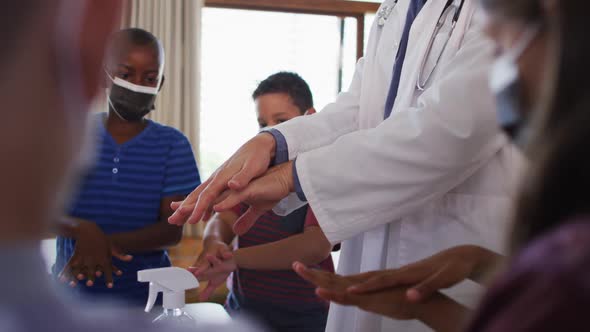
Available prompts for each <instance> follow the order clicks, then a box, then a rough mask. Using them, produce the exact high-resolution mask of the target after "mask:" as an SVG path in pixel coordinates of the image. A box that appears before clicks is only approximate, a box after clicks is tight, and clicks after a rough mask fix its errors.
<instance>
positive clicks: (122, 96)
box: [109, 77, 158, 122]
mask: <svg viewBox="0 0 590 332" xmlns="http://www.w3.org/2000/svg"><path fill="white" fill-rule="evenodd" d="M157 95H158V88H155V87H147V86H140V85H135V84H133V83H130V82H127V81H125V80H122V79H120V78H118V77H117V78H115V79H113V85H112V87H111V92H110V94H109V105H110V107H111V108H112V109H113V111H114V112H115V113H116V114H117V115H118V116H119V117H120V118H121V119H123V120H125V121H128V122H137V121H140V120H141V119H143V117H144V116H146V115H147V114H148V113H150V112H151V111H152V110H154V109H155V106H154V104H155V102H156V97H157Z"/></svg>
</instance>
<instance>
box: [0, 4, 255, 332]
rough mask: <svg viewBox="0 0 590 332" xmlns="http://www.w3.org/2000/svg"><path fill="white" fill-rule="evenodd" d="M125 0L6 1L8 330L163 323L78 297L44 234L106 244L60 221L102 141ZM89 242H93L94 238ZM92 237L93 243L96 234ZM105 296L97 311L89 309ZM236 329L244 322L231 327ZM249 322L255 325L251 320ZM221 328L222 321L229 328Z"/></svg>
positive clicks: (4, 299) (1, 325)
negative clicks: (104, 94) (101, 102)
mask: <svg viewBox="0 0 590 332" xmlns="http://www.w3.org/2000/svg"><path fill="white" fill-rule="evenodd" d="M119 7H120V1H118V0H87V1H86V0H19V1H4V2H2V3H0V13H1V14H0V15H1V16H2V19H1V20H0V35H1V37H2V40H3V41H4V46H5V47H4V49H3V51H2V53H0V66H1V67H2V71H3V75H2V78H0V85H1V87H2V88H1V89H0V100H2V102H3V106H4V107H3V111H2V122H1V124H0V127H1V130H0V133H1V134H0V135H2V140H3V143H2V145H0V149H1V151H2V155H4V156H5V159H4V160H5V162H4V163H3V164H2V172H1V174H2V175H1V183H2V185H3V191H2V194H1V198H2V199H1V200H0V202H1V207H2V211H4V216H3V218H2V220H1V221H0V247H1V248H2V250H1V251H0V252H1V254H0V261H1V262H2V266H3V273H2V276H1V277H0V278H1V281H2V282H1V284H0V294H2V296H1V297H0V331H43V330H53V331H59V330H62V331H82V330H83V331H152V330H153V331H155V329H153V328H152V327H151V326H150V325H149V323H148V322H146V321H144V320H141V319H140V318H139V317H134V316H133V315H129V314H128V313H126V312H125V309H124V308H116V309H115V308H112V307H111V308H108V307H105V308H106V309H104V310H102V309H101V310H98V309H99V307H100V306H99V305H98V304H96V303H92V304H82V303H73V302H68V301H65V300H64V299H62V298H61V297H60V296H59V295H58V294H57V293H56V292H55V289H54V286H53V283H52V282H51V280H50V277H49V275H48V274H47V272H46V269H45V266H44V262H43V259H42V256H41V252H40V241H41V239H43V237H44V236H45V235H46V234H47V232H48V231H49V230H50V229H56V228H57V229H58V230H59V233H60V234H65V233H68V232H69V233H71V234H72V235H75V236H76V237H77V236H84V237H85V239H86V240H89V241H90V240H93V241H94V242H93V245H97V246H101V245H102V246H103V248H104V250H103V251H102V252H101V251H100V250H98V251H97V252H99V253H102V254H103V255H102V256H103V261H101V263H100V264H103V265H106V264H108V263H110V258H111V257H110V254H111V253H110V252H108V246H104V244H105V242H104V239H100V238H98V237H96V236H93V234H92V229H91V228H87V229H85V230H84V231H81V229H80V227H79V225H77V224H69V225H59V227H56V226H57V225H56V223H55V220H57V219H58V216H59V215H60V214H61V211H63V207H64V206H65V203H66V202H67V199H68V197H69V196H70V193H71V192H72V191H73V186H74V184H75V183H76V182H77V178H78V176H79V174H81V172H82V170H83V168H84V167H87V166H88V164H89V162H90V160H91V158H90V156H88V155H86V152H87V151H92V149H90V148H89V147H88V146H86V143H87V142H90V141H91V140H87V139H86V138H87V137H86V136H87V135H88V136H90V133H89V132H88V130H87V122H88V117H89V114H90V112H89V108H90V107H89V105H90V103H91V101H92V100H93V99H94V98H95V97H96V95H97V92H98V91H99V89H100V87H101V84H100V82H101V79H102V78H103V77H104V76H103V60H104V59H103V54H105V48H106V44H107V39H108V37H109V35H110V34H111V33H112V32H113V29H114V28H115V26H116V25H117V24H118V23H119V18H120V16H119V13H120V8H119ZM88 243H89V242H88ZM88 243H87V244H88ZM88 305H92V306H95V307H96V308H97V310H93V312H92V314H88V313H85V312H82V311H80V310H79V308H81V307H88ZM227 328H228V330H231V331H235V330H236V327H227ZM239 329H240V330H245V329H247V327H246V326H241V327H240V328H239ZM211 330H212V331H222V330H224V329H223V328H220V329H215V328H212V329H211Z"/></svg>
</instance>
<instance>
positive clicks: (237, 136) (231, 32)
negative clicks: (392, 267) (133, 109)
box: [200, 0, 373, 178]
mask: <svg viewBox="0 0 590 332" xmlns="http://www.w3.org/2000/svg"><path fill="white" fill-rule="evenodd" d="M217 2H220V1H219V0H218V1H217ZM221 2H224V1H221ZM229 2H232V1H229ZM242 2H248V1H242ZM252 2H253V3H254V2H256V3H261V2H264V1H252ZM267 2H268V1H267ZM300 2H301V1H300ZM206 3H207V2H206ZM290 3H291V2H290ZM372 18H373V15H371V16H367V19H366V20H367V21H372ZM202 22H203V25H202V27H203V31H202V59H201V60H202V78H201V89H202V91H201V97H202V100H201V122H200V124H201V130H200V132H201V139H200V145H201V146H200V151H201V156H200V157H201V158H200V160H201V164H200V169H201V173H202V176H203V178H207V177H209V175H210V174H211V173H212V172H213V171H214V170H215V169H216V168H217V167H218V166H219V165H221V163H222V162H223V161H225V160H226V159H227V158H228V157H229V156H230V155H231V154H232V153H233V152H234V151H235V150H236V149H237V148H238V147H239V146H240V145H242V144H243V143H244V142H245V141H247V140H248V139H249V138H251V137H252V136H254V135H255V134H256V133H257V132H258V124H257V121H256V114H255V110H254V104H253V102H252V99H251V94H252V92H253V91H254V89H255V88H256V86H257V84H258V83H259V82H260V81H261V80H263V79H265V78H266V77H267V76H269V75H271V74H274V73H276V72H278V71H293V72H297V73H298V74H300V75H301V76H302V77H303V78H304V79H305V80H306V81H307V82H308V83H309V85H310V87H311V89H312V92H313V94H314V101H315V106H316V109H318V110H321V109H322V108H323V107H324V106H325V105H327V104H328V103H329V102H332V101H333V100H334V99H335V98H336V96H337V94H338V93H339V91H340V90H341V89H344V90H345V89H347V87H348V85H349V84H350V81H351V80H352V75H353V74H354V69H355V62H356V58H357V54H358V50H357V20H356V19H355V18H352V17H349V18H344V19H341V18H340V17H337V16H334V15H315V14H302V13H287V12H276V11H258V10H251V9H250V10H244V9H231V8H229V9H228V8H207V7H206V8H204V10H203V17H202ZM367 23H368V24H365V25H364V26H365V29H367V30H368V29H369V28H370V22H367ZM367 35H368V34H365V37H366V36H367ZM365 44H366V43H365Z"/></svg>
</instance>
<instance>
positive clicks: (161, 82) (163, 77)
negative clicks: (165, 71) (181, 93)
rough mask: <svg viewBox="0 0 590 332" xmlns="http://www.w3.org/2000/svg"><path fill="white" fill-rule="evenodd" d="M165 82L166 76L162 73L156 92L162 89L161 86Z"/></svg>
mask: <svg viewBox="0 0 590 332" xmlns="http://www.w3.org/2000/svg"><path fill="white" fill-rule="evenodd" d="M165 82H166V76H165V75H162V80H161V81H160V88H158V92H160V91H162V87H163V86H164V83H165Z"/></svg>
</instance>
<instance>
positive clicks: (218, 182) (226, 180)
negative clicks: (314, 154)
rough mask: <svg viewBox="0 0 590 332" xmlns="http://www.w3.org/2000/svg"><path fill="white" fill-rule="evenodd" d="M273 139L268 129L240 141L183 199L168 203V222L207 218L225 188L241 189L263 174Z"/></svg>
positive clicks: (273, 146)
mask: <svg viewBox="0 0 590 332" xmlns="http://www.w3.org/2000/svg"><path fill="white" fill-rule="evenodd" d="M275 147H276V142H275V139H274V137H273V136H272V135H271V134H269V133H261V134H259V135H257V136H256V137H254V138H252V139H251V140H250V141H248V142H247V143H246V144H244V145H243V146H242V147H241V148H240V149H239V150H238V151H237V152H236V153H235V154H234V155H233V156H232V157H230V159H229V160H227V161H226V162H225V163H224V164H223V165H222V166H221V167H219V168H218V169H217V171H215V173H213V175H212V176H211V177H210V178H209V179H208V180H207V181H205V182H204V183H203V184H201V185H200V186H199V187H197V189H195V190H194V191H193V192H192V193H191V194H190V195H189V196H188V197H187V198H186V199H185V200H184V201H182V202H174V203H172V204H171V207H172V209H173V210H175V212H174V214H172V216H170V218H169V219H168V221H169V222H170V223H171V224H175V225H183V224H185V223H189V224H196V223H198V222H199V221H201V220H205V221H207V220H209V218H210V217H211V214H212V206H213V204H214V203H215V202H216V201H217V200H218V199H219V196H220V195H221V194H222V193H223V192H224V191H226V190H227V189H231V190H236V191H239V190H242V189H244V188H245V187H246V186H247V185H248V184H249V183H250V181H252V179H254V178H256V177H259V176H261V175H262V174H264V173H265V172H266V171H267V170H268V168H269V166H270V162H271V160H272V159H273V158H274V154H275Z"/></svg>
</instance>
